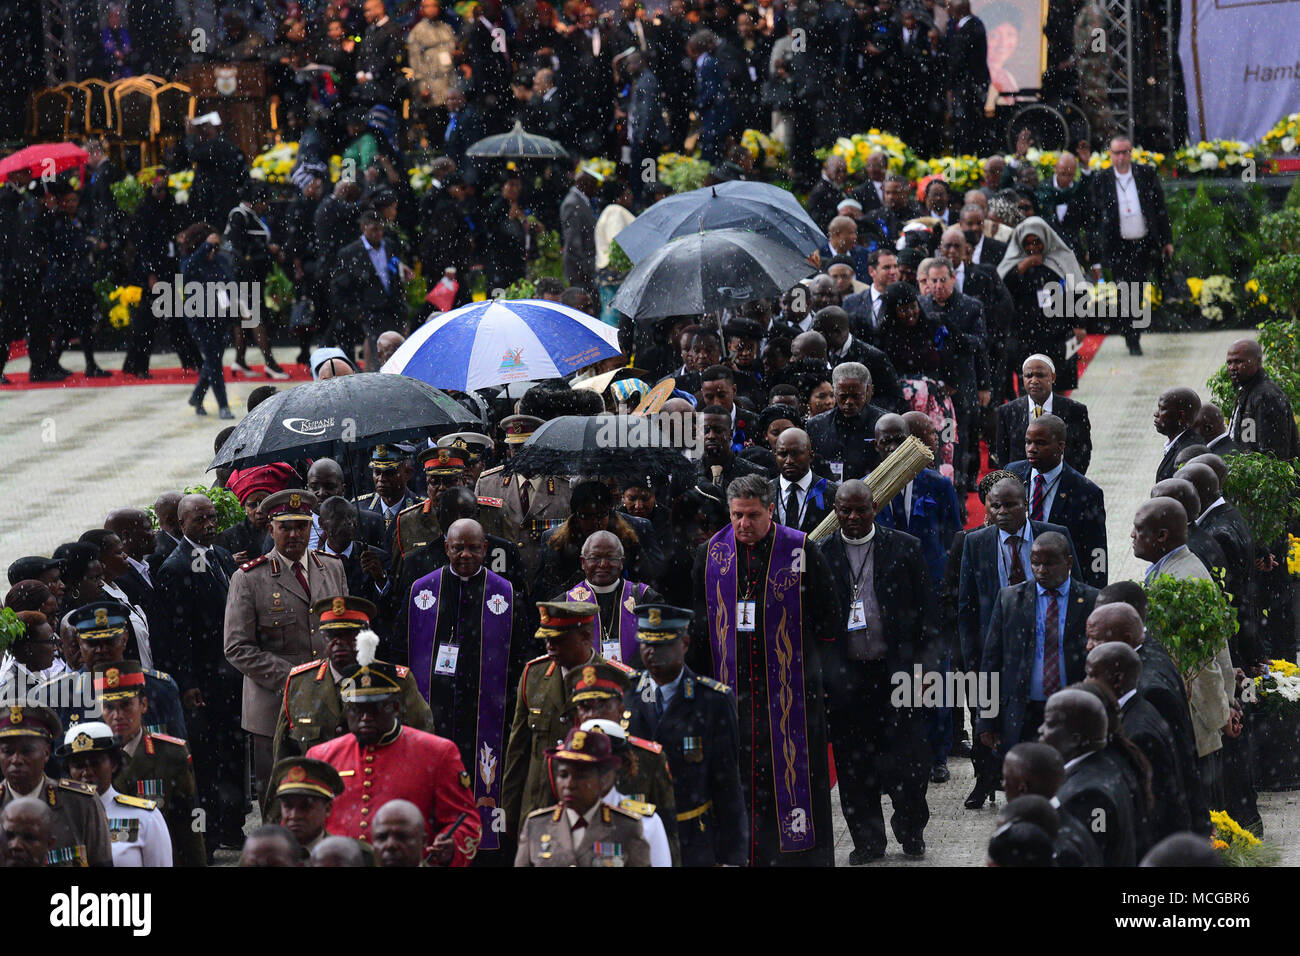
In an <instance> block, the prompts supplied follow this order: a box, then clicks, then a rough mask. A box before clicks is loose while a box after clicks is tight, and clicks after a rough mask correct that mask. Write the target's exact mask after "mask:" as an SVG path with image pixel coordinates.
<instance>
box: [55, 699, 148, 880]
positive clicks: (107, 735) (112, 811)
mask: <svg viewBox="0 0 1300 956" xmlns="http://www.w3.org/2000/svg"><path fill="white" fill-rule="evenodd" d="M55 752H56V754H57V755H58V756H59V757H60V758H62V759H63V762H64V763H65V764H66V765H67V767H68V776H69V777H71V778H72V779H73V780H76V781H79V782H80V783H84V784H87V785H89V786H92V787H94V788H95V792H96V793H98V794H99V801H100V803H102V804H103V805H104V812H105V813H106V814H107V815H108V841H109V844H110V846H111V849H112V851H113V866H171V865H172V840H171V836H170V834H169V833H168V832H167V821H166V820H164V819H163V815H162V811H161V810H159V809H158V804H157V803H156V802H155V801H153V800H147V799H145V798H144V797H133V796H131V795H130V794H127V793H118V792H117V788H116V787H114V786H113V774H114V773H116V772H117V769H118V768H119V767H120V766H121V765H122V761H123V759H125V758H124V756H123V754H122V741H121V740H120V739H118V737H117V736H116V735H115V734H114V733H113V728H111V727H109V726H108V724H106V723H103V722H102V721H98V720H87V721H83V722H82V723H79V724H76V725H75V726H72V727H69V728H68V729H67V731H66V732H65V733H64V735H63V744H62V746H60V747H59V749H58V750H57V751H55Z"/></svg>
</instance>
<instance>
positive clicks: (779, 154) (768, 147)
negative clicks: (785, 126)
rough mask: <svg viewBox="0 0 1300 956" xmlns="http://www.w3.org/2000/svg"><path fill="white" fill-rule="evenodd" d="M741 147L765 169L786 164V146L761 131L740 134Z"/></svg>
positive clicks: (755, 130) (754, 130) (752, 130)
mask: <svg viewBox="0 0 1300 956" xmlns="http://www.w3.org/2000/svg"><path fill="white" fill-rule="evenodd" d="M740 145H741V146H744V147H745V149H746V150H748V151H749V155H750V157H751V158H752V159H753V160H754V162H756V163H758V162H761V163H762V166H763V168H764V169H778V168H780V167H781V166H782V165H784V163H785V144H784V143H782V142H781V141H780V140H777V139H773V138H772V137H771V136H769V135H767V133H764V132H763V131H761V130H757V129H747V130H745V131H744V132H743V133H741V134H740ZM864 158H865V157H864Z"/></svg>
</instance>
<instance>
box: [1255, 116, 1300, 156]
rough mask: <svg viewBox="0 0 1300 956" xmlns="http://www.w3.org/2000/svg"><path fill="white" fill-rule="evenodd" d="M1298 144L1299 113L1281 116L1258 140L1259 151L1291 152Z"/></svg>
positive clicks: (1299, 135) (1299, 131)
mask: <svg viewBox="0 0 1300 956" xmlns="http://www.w3.org/2000/svg"><path fill="white" fill-rule="evenodd" d="M1298 144H1300V113H1291V114H1289V115H1287V116H1283V117H1282V118H1281V119H1280V120H1278V121H1277V122H1276V123H1274V124H1273V128H1272V129H1270V130H1269V131H1268V132H1267V133H1265V134H1264V138H1263V139H1261V140H1260V141H1259V148H1260V151H1261V152H1267V153H1293V152H1295V150H1296V146H1297V145H1298Z"/></svg>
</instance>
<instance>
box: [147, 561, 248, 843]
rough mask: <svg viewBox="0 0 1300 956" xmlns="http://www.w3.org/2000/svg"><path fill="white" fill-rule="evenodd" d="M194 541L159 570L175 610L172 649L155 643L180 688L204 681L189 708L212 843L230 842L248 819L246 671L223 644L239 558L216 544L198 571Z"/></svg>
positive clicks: (197, 774)
mask: <svg viewBox="0 0 1300 956" xmlns="http://www.w3.org/2000/svg"><path fill="white" fill-rule="evenodd" d="M192 550H193V549H192V548H191V547H190V546H189V545H188V544H187V543H186V542H185V541H184V540H182V541H181V542H180V543H179V544H178V545H177V546H176V549H175V550H174V551H172V553H171V554H170V555H169V556H168V558H167V560H166V561H164V562H163V563H162V565H161V567H159V569H158V573H157V575H156V576H155V581H156V582H157V589H158V591H159V593H160V594H161V595H162V599H163V601H164V602H165V604H166V606H167V607H168V608H169V609H170V610H171V619H170V621H169V622H168V627H167V634H168V642H167V646H166V648H165V649H164V648H159V647H158V646H157V645H155V647H154V656H155V660H156V661H157V662H158V667H159V669H160V670H165V671H167V672H168V673H170V674H171V675H172V676H173V677H174V678H175V679H176V683H177V686H178V687H179V688H180V691H181V694H182V695H184V694H185V693H186V692H187V691H190V690H193V689H194V688H198V689H199V691H200V692H201V693H202V695H203V704H204V705H203V706H202V707H197V708H193V709H191V710H189V712H188V713H187V714H186V719H187V723H188V726H189V730H190V735H191V736H190V740H189V743H190V750H191V751H192V753H193V755H194V773H195V779H196V781H197V783H198V788H199V804H200V806H202V807H203V808H205V809H206V810H207V812H208V823H207V827H208V830H207V832H208V833H209V834H211V835H212V836H211V839H210V840H209V845H210V846H211V847H212V848H213V849H215V848H216V847H217V845H218V844H220V843H225V842H232V841H234V840H235V837H236V835H237V834H239V833H240V832H241V827H242V826H243V822H244V814H243V806H244V799H245V794H244V789H245V786H244V785H245V783H246V782H247V777H246V774H245V773H244V734H243V731H242V730H241V729H240V723H239V721H240V708H241V696H242V693H243V675H242V674H240V673H239V671H237V670H235V668H234V666H233V665H232V664H230V662H229V661H227V660H226V655H225V651H224V647H225V638H224V628H225V616H226V593H227V591H228V590H229V588H230V576H231V575H232V574H234V573H235V559H234V558H233V557H232V556H231V554H230V552H229V551H227V550H226V549H225V548H221V547H217V546H214V547H213V548H212V552H213V554H214V555H215V561H213V562H212V563H209V564H207V565H206V566H204V565H202V564H200V565H199V566H200V567H202V568H203V569H202V570H196V568H195V565H196V563H197V562H195V561H194V556H193V554H192Z"/></svg>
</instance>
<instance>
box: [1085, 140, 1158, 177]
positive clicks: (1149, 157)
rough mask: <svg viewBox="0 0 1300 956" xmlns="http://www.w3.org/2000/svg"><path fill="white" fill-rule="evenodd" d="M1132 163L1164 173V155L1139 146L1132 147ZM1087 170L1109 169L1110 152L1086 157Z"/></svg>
mask: <svg viewBox="0 0 1300 956" xmlns="http://www.w3.org/2000/svg"><path fill="white" fill-rule="evenodd" d="M1133 162H1135V163H1140V164H1142V165H1143V166H1154V167H1156V168H1157V169H1159V170H1162V171H1164V170H1165V169H1166V167H1165V154H1164V153H1157V152H1154V151H1153V150H1149V149H1143V148H1142V147H1141V146H1134V147H1133ZM1088 168H1089V169H1092V170H1097V169H1110V151H1109V150H1106V151H1105V152H1101V153H1093V154H1092V155H1091V156H1089V157H1088Z"/></svg>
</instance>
